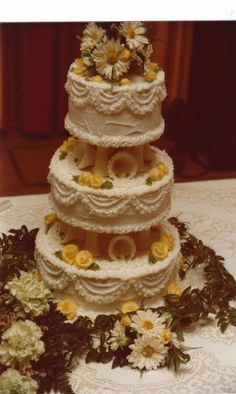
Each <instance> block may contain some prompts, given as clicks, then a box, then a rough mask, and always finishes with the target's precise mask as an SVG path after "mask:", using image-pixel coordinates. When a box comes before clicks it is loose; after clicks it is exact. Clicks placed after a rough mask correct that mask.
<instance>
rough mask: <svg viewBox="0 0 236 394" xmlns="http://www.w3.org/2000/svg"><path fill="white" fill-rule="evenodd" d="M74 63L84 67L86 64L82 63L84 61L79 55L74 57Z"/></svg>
mask: <svg viewBox="0 0 236 394" xmlns="http://www.w3.org/2000/svg"><path fill="white" fill-rule="evenodd" d="M74 63H75V64H76V66H79V67H84V68H86V65H85V64H84V61H83V59H82V58H81V57H79V58H77V59H75V60H74Z"/></svg>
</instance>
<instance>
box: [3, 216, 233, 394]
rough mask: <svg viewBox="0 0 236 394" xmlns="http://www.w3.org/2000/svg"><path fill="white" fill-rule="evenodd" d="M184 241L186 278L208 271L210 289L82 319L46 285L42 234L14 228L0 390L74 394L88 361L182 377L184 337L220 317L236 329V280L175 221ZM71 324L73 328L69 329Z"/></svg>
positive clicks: (6, 261)
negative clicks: (235, 303) (77, 370)
mask: <svg viewBox="0 0 236 394" xmlns="http://www.w3.org/2000/svg"><path fill="white" fill-rule="evenodd" d="M169 220H170V222H171V223H172V224H174V225H175V226H176V227H177V229H178V231H179V234H180V238H181V252H182V257H181V261H180V269H179V276H180V278H181V279H183V278H184V277H185V275H186V274H187V272H188V271H189V270H190V269H192V268H195V267H196V266H199V265H203V267H204V273H205V276H206V282H205V284H204V286H203V288H202V289H198V288H193V289H192V288H191V287H188V288H186V289H185V290H184V291H182V289H181V288H180V287H179V285H177V284H176V283H171V284H169V286H168V287H167V289H166V295H165V296H164V298H163V305H162V306H160V307H157V308H149V309H146V308H145V307H144V306H138V305H137V303H136V302H134V301H127V302H125V303H124V304H123V305H121V307H120V310H119V311H118V312H117V313H115V314H111V315H98V316H97V317H96V319H95V320H94V321H92V320H91V319H90V318H88V317H86V316H80V315H79V307H78V306H77V304H76V303H75V301H74V300H73V299H70V298H67V299H64V300H61V301H57V300H56V299H55V298H54V297H53V294H52V293H51V292H50V291H49V290H48V289H47V288H46V287H45V285H44V283H43V282H42V281H41V280H40V277H39V275H38V273H37V271H36V265H35V261H34V248H35V236H36V234H37V231H38V230H37V229H34V230H31V231H28V230H27V228H26V227H25V226H22V227H21V229H19V230H10V231H9V233H10V234H9V235H6V234H3V236H2V238H1V239H0V252H1V262H0V277H1V283H0V299H1V303H0V332H1V342H0V392H4V393H5V394H7V393H9V394H11V393H15V392H17V393H19V394H21V393H22V394H27V393H29V394H34V393H42V392H45V391H46V392H48V391H50V389H54V390H60V391H61V392H63V393H72V391H71V388H70V387H69V384H68V373H69V372H70V371H71V370H72V369H73V368H74V367H76V366H77V365H78V364H79V358H80V357H81V356H84V357H85V359H86V362H91V361H96V362H101V363H107V362H110V361H112V368H115V367H117V366H124V365H130V366H131V367H133V368H138V369H139V370H141V371H143V370H152V369H154V370H155V369H157V368H158V367H163V366H167V367H168V368H172V367H173V368H174V369H175V370H176V371H177V370H178V368H179V367H180V365H181V364H182V363H187V362H188V361H189V359H190V356H189V355H188V354H186V353H185V351H186V349H185V347H184V346H183V341H184V337H183V331H184V329H185V328H186V327H188V326H189V325H190V324H192V323H196V322H197V321H199V320H200V319H201V320H202V319H206V318H207V317H208V315H215V319H216V320H217V325H218V326H219V327H220V329H221V331H222V332H224V331H225V329H226V328H227V326H228V325H229V324H232V325H234V326H236V309H235V308H233V307H232V306H230V301H231V300H233V299H235V297H236V282H235V279H234V278H233V277H232V275H231V274H230V273H229V272H228V271H227V270H226V268H225V267H224V264H223V261H224V259H223V257H221V256H217V255H216V254H215V252H214V251H213V250H212V249H210V248H209V247H207V246H205V245H204V244H203V243H202V241H200V240H198V239H197V238H195V237H194V236H193V235H191V234H190V233H189V232H188V230H187V227H186V225H185V224H184V223H181V222H180V221H179V220H178V219H177V218H175V217H173V218H171V219H169ZM67 323H70V324H67Z"/></svg>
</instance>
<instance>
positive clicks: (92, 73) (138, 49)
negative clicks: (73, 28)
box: [70, 22, 161, 86]
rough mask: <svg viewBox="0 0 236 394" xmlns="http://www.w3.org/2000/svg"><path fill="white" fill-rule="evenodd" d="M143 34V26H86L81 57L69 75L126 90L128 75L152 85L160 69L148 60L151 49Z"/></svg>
mask: <svg viewBox="0 0 236 394" xmlns="http://www.w3.org/2000/svg"><path fill="white" fill-rule="evenodd" d="M146 31H147V29H146V27H145V26H144V25H143V23H142V22H121V23H112V24H109V25H108V24H97V23H94V22H90V23H88V24H87V25H86V27H85V29H84V31H83V33H82V36H81V37H79V38H80V40H81V46H80V56H81V57H80V58H77V59H75V61H74V64H73V66H72V67H71V69H70V71H71V72H73V73H75V74H76V75H79V76H81V77H85V78H86V79H87V80H89V81H90V82H94V83H101V82H102V81H103V79H105V80H108V81H112V82H115V81H116V82H117V83H118V84H119V85H120V86H127V85H130V84H131V83H132V80H131V79H129V78H128V76H129V73H132V74H137V75H141V76H143V79H144V81H146V82H152V81H154V80H155V79H156V77H157V73H158V71H160V70H161V68H160V67H159V66H158V64H157V63H155V62H152V61H151V59H150V56H151V54H152V52H153V49H152V44H151V43H150V42H149V39H148V37H147V36H146Z"/></svg>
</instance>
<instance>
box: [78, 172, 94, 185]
mask: <svg viewBox="0 0 236 394" xmlns="http://www.w3.org/2000/svg"><path fill="white" fill-rule="evenodd" d="M91 176H92V174H91V172H89V171H82V172H81V173H80V176H79V183H80V185H82V186H90V178H91Z"/></svg>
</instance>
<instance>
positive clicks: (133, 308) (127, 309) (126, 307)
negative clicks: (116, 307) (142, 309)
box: [120, 301, 139, 314]
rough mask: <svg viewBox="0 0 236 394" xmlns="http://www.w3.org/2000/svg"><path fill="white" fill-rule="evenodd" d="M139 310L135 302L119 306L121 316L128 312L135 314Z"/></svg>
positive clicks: (127, 302)
mask: <svg viewBox="0 0 236 394" xmlns="http://www.w3.org/2000/svg"><path fill="white" fill-rule="evenodd" d="M138 309H139V306H138V304H137V303H136V302H135V301H126V302H124V304H122V305H121V308H120V310H121V312H122V313H123V314H126V313H129V312H136V311H137V310H138Z"/></svg>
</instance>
